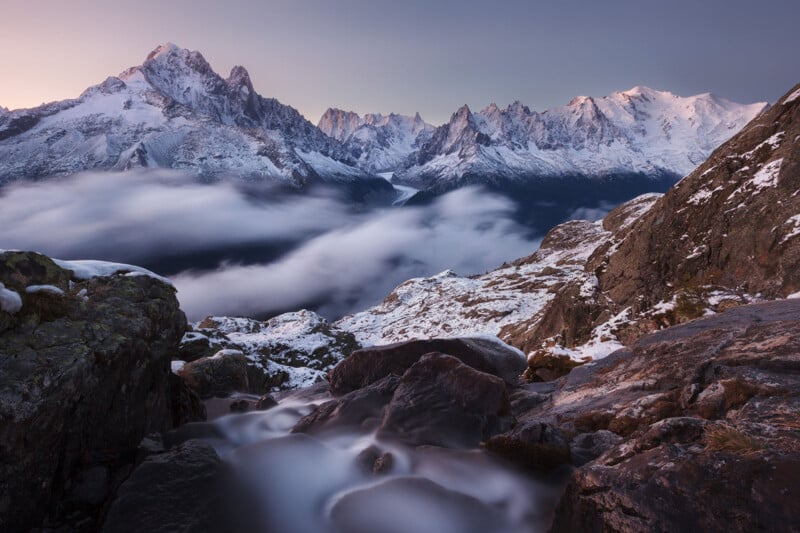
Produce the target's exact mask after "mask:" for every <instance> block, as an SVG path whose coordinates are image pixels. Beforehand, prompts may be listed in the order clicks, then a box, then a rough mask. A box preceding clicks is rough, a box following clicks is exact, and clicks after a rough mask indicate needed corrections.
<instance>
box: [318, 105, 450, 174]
mask: <svg viewBox="0 0 800 533" xmlns="http://www.w3.org/2000/svg"><path fill="white" fill-rule="evenodd" d="M317 126H318V127H319V129H321V130H322V131H323V132H324V133H325V134H326V135H328V136H329V137H332V138H334V139H336V140H337V141H340V142H342V143H344V144H345V146H346V147H347V148H348V150H349V152H350V154H351V155H352V156H353V157H354V158H356V159H357V161H358V165H359V166H360V167H361V168H363V169H364V170H368V171H370V172H391V171H394V170H397V169H399V168H403V167H404V166H405V165H406V161H407V160H408V158H409V156H411V155H412V154H414V153H416V152H417V151H418V150H419V148H420V147H421V146H422V145H423V144H424V143H425V142H426V141H428V140H429V139H430V138H431V135H433V131H434V129H435V128H434V127H433V126H432V125H430V124H428V123H426V122H425V121H424V120H422V117H420V116H419V113H417V114H416V115H415V116H413V117H410V116H405V115H398V114H395V113H391V114H389V115H381V114H373V113H368V114H366V115H364V116H363V117H362V116H359V115H358V114H357V113H354V112H352V111H342V110H341V109H334V108H330V109H328V110H327V111H325V114H323V115H322V117H321V118H320V120H319V123H318V124H317Z"/></svg>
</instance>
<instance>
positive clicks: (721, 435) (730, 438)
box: [705, 424, 765, 455]
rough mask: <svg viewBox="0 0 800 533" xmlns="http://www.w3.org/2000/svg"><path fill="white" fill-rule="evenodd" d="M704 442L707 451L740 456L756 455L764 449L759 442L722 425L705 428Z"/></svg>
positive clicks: (762, 444)
mask: <svg viewBox="0 0 800 533" xmlns="http://www.w3.org/2000/svg"><path fill="white" fill-rule="evenodd" d="M705 442H706V448H707V449H709V450H712V451H717V452H731V453H738V454H741V455H748V454H753V453H757V452H760V451H761V450H763V449H764V448H765V446H764V443H763V442H762V441H761V440H759V439H757V438H755V437H751V436H750V435H748V434H746V433H744V432H742V431H739V430H738V429H736V428H733V427H730V426H727V425H723V424H717V425H712V426H709V427H707V428H706V431H705Z"/></svg>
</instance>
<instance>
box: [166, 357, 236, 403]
mask: <svg viewBox="0 0 800 533" xmlns="http://www.w3.org/2000/svg"><path fill="white" fill-rule="evenodd" d="M178 375H179V376H181V377H182V378H183V379H184V380H185V381H186V384H187V385H188V386H189V387H190V388H191V389H192V390H193V391H195V392H196V393H197V394H198V395H200V397H201V398H203V399H207V398H211V397H213V396H217V395H219V396H227V395H228V394H230V393H231V392H235V391H247V390H248V389H249V382H248V379H247V358H246V357H245V356H244V354H243V353H242V352H239V351H235V350H220V351H219V352H217V353H216V354H215V355H213V356H212V357H203V358H201V359H197V360H195V361H192V362H190V363H186V364H185V365H183V366H182V367H181V368H180V370H178Z"/></svg>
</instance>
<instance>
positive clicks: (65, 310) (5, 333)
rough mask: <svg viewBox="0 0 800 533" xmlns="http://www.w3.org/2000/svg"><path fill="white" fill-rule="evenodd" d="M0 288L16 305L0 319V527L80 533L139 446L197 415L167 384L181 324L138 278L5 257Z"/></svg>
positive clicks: (163, 288) (171, 303)
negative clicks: (87, 275) (80, 273)
mask: <svg viewBox="0 0 800 533" xmlns="http://www.w3.org/2000/svg"><path fill="white" fill-rule="evenodd" d="M76 268H77V267H76ZM0 282H1V283H3V284H4V286H5V289H4V290H7V291H13V292H14V293H16V294H18V295H20V300H21V304H22V305H21V308H20V309H19V310H17V311H16V312H13V313H10V312H7V311H6V310H3V311H0V529H2V530H4V531H20V530H27V529H29V528H32V527H36V526H39V525H41V524H42V523H43V521H44V522H45V524H48V525H52V526H56V525H59V524H68V525H69V527H84V528H89V529H91V528H93V527H94V526H93V524H94V523H95V521H96V519H97V516H98V514H99V513H100V511H101V509H102V505H103V502H104V501H105V500H106V499H107V498H108V496H109V495H110V494H112V493H113V491H114V490H115V489H116V487H117V486H119V484H120V483H121V481H122V480H123V479H124V477H125V475H127V473H128V469H129V466H128V465H129V464H130V463H132V461H133V457H134V455H135V450H136V446H137V445H138V444H139V442H140V441H141V439H142V437H143V436H145V435H146V434H149V433H152V432H157V431H164V430H167V429H169V428H171V427H173V426H174V425H175V424H178V423H182V422H184V421H186V420H187V419H198V418H200V417H202V416H203V413H202V412H201V406H199V405H198V403H197V402H196V401H193V400H192V397H191V396H192V395H191V393H189V392H188V391H187V390H185V389H184V388H183V387H182V385H181V383H180V382H175V381H174V380H172V379H171V378H170V370H169V365H170V359H171V356H172V354H173V353H174V351H175V350H176V348H177V344H178V341H179V340H180V338H181V335H182V334H183V332H184V329H185V325H186V321H185V317H184V315H183V313H182V312H181V311H180V310H179V309H178V302H177V300H176V299H175V290H174V289H173V288H172V287H171V286H169V285H167V284H165V283H164V282H162V281H159V280H157V279H154V278H152V277H149V276H145V275H140V273H138V272H137V273H135V275H127V274H125V273H124V271H123V272H120V273H118V274H115V275H113V276H107V277H98V278H91V279H79V278H78V277H77V276H76V274H75V273H74V272H73V271H70V270H66V269H64V268H60V267H59V266H58V265H56V264H55V263H54V262H53V261H51V260H50V259H49V258H47V257H45V256H42V255H39V254H34V253H28V252H4V253H0Z"/></svg>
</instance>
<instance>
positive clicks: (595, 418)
mask: <svg viewBox="0 0 800 533" xmlns="http://www.w3.org/2000/svg"><path fill="white" fill-rule="evenodd" d="M798 331H800V300H784V301H778V302H772V303H766V304H759V305H751V306H744V307H740V308H737V309H733V310H731V311H728V312H726V313H722V314H720V315H716V316H713V317H709V318H705V319H702V320H697V321H694V322H691V323H688V324H686V325H682V326H676V327H673V328H670V329H667V330H664V331H662V332H659V333H656V334H653V335H650V336H646V337H643V338H642V339H640V340H639V341H638V342H636V343H635V344H634V345H633V346H632V347H631V348H630V349H626V350H622V351H620V352H617V353H615V354H614V355H612V356H611V357H609V358H608V359H606V360H604V361H601V362H597V363H594V364H592V365H588V366H584V367H580V368H577V369H575V370H573V371H572V373H571V374H570V375H569V376H568V377H567V378H564V379H563V380H561V381H560V382H559V386H558V388H557V390H556V391H555V392H554V393H553V395H552V398H551V399H550V400H549V401H547V402H545V403H542V404H541V405H540V406H538V407H536V408H534V409H532V410H531V411H529V412H528V413H527V414H526V415H525V416H524V417H523V423H528V422H531V421H539V422H546V423H548V424H552V425H553V426H554V427H556V428H558V430H559V431H560V432H561V433H562V434H564V435H565V436H567V437H573V436H575V437H581V438H580V439H578V438H576V439H575V440H574V441H573V442H574V443H575V444H576V445H577V444H578V443H579V441H580V440H581V439H582V440H583V441H584V442H585V441H587V439H586V437H587V435H591V434H597V435H598V436H599V437H601V438H600V439H598V440H605V442H606V446H605V447H606V448H607V449H606V451H605V452H603V453H602V455H600V456H599V457H598V458H597V459H595V460H594V461H592V462H589V463H588V464H586V465H585V466H583V467H582V468H581V469H579V470H578V471H576V473H575V475H574V476H573V478H572V480H571V482H570V484H569V486H568V488H567V490H566V493H565V494H564V496H563V498H562V500H561V503H560V506H559V509H558V512H557V514H556V518H555V521H554V524H553V527H552V530H553V531H690V530H693V531H755V530H764V531H797V530H798V529H800V515H798V514H797V512H796V509H797V501H799V499H800V488H798V486H797V483H796V482H795V480H796V479H798V476H800V429H798V428H800V414H799V413H800V409H799V408H800V359H799V358H798V354H799V353H800V337H798V334H797V333H798ZM609 431H610V432H612V433H614V434H616V435H617V436H618V437H621V439H620V442H618V443H617V444H614V443H613V441H610V440H609V439H608V438H607V433H608V432H609ZM604 434H605V435H604ZM601 448H602V447H601ZM678 509H679V510H680V512H676V510H678Z"/></svg>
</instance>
